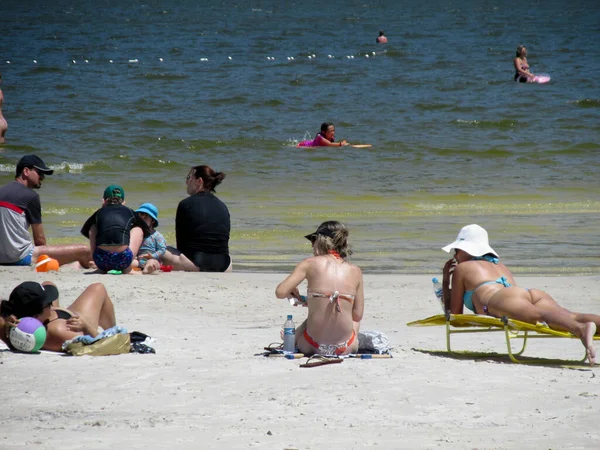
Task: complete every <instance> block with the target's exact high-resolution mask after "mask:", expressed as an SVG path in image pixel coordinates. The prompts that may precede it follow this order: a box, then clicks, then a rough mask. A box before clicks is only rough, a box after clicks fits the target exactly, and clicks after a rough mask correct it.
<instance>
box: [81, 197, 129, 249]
mask: <svg viewBox="0 0 600 450" xmlns="http://www.w3.org/2000/svg"><path fill="white" fill-rule="evenodd" d="M135 224H136V216H135V213H134V212H133V210H132V209H130V208H128V207H127V206H123V205H106V206H104V207H102V208H100V209H99V210H98V211H96V212H95V213H94V214H92V215H91V216H90V218H89V219H88V220H86V221H85V224H84V225H83V228H82V229H81V234H83V235H84V236H85V237H87V238H89V237H90V228H91V227H92V225H96V229H97V233H96V245H129V232H130V231H131V228H132V227H133V226H134V225H135Z"/></svg>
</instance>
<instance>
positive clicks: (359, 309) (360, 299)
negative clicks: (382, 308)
mask: <svg viewBox="0 0 600 450" xmlns="http://www.w3.org/2000/svg"><path fill="white" fill-rule="evenodd" d="M358 272H359V275H360V279H359V281H358V287H357V288H356V297H355V298H354V305H353V306H352V320H353V321H354V322H360V321H361V320H362V318H363V313H364V311H365V292H364V288H363V286H364V283H363V276H362V271H361V270H360V269H358Z"/></svg>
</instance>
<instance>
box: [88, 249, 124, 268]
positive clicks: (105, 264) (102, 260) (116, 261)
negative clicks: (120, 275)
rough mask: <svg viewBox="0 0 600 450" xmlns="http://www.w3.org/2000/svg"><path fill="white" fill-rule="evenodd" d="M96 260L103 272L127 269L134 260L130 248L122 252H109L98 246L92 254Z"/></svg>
mask: <svg viewBox="0 0 600 450" xmlns="http://www.w3.org/2000/svg"><path fill="white" fill-rule="evenodd" d="M92 257H93V258H94V262H95V263H96V266H98V269H100V270H101V271H103V272H108V271H109V270H125V269H127V268H128V267H129V266H130V265H131V262H132V261H133V253H132V251H131V249H130V248H128V249H127V250H123V251H122V252H120V253H118V252H107V251H106V250H102V249H101V248H96V250H94V254H93V255H92Z"/></svg>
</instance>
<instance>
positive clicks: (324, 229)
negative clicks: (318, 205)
mask: <svg viewBox="0 0 600 450" xmlns="http://www.w3.org/2000/svg"><path fill="white" fill-rule="evenodd" d="M319 234H321V235H323V236H327V237H330V238H332V239H333V237H334V236H335V233H334V232H333V231H331V230H330V229H329V228H327V226H323V225H320V226H319V228H317V231H315V232H314V233H310V234H307V235H306V236H304V237H305V238H306V239H308V240H309V241H311V242H312V241H313V239H315V238H316V237H317V235H319Z"/></svg>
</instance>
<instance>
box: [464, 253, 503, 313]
mask: <svg viewBox="0 0 600 450" xmlns="http://www.w3.org/2000/svg"><path fill="white" fill-rule="evenodd" d="M473 260H475V261H481V260H483V261H487V262H491V263H492V264H498V263H499V262H500V260H499V259H498V258H495V257H493V256H489V255H484V256H476V257H473V258H471V261H473ZM485 284H501V285H502V286H504V287H511V286H512V284H510V283H509V282H508V279H507V278H506V277H505V276H501V277H500V278H498V279H497V280H494V281H485V282H483V283H481V284H480V285H479V286H477V287H476V288H475V289H473V290H471V291H466V292H465V294H464V296H463V303H464V305H465V306H466V307H467V308H469V309H470V310H471V311H473V312H474V313H475V314H477V311H476V310H475V305H473V294H474V293H475V291H476V290H477V289H479V288H480V287H481V286H483V285H485ZM483 312H484V313H485V314H487V313H488V311H487V306H484V307H483Z"/></svg>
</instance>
